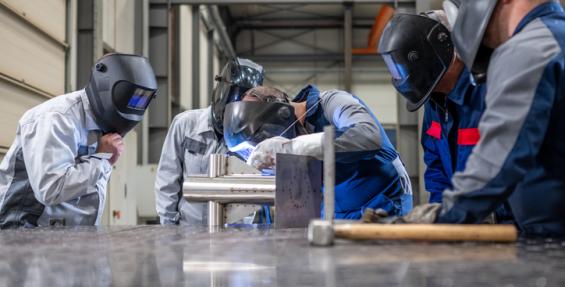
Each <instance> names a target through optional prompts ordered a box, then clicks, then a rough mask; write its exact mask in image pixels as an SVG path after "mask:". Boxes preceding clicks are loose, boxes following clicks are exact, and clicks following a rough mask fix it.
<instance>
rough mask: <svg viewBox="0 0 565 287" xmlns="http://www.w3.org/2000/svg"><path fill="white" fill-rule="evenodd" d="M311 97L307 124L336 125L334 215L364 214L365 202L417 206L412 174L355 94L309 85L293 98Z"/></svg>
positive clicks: (315, 128) (393, 207)
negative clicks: (408, 171) (411, 182)
mask: <svg viewBox="0 0 565 287" xmlns="http://www.w3.org/2000/svg"><path fill="white" fill-rule="evenodd" d="M293 101H294V102H304V101H306V108H307V111H308V112H307V115H306V121H305V128H306V130H307V131H308V133H317V132H322V131H323V128H324V126H326V125H330V124H332V125H334V126H335V127H336V139H335V145H336V182H335V184H336V186H335V193H336V202H335V218H341V219H344V218H347V219H358V218H361V216H362V214H363V211H364V210H365V208H367V207H370V208H373V209H377V208H382V209H384V210H386V211H387V212H389V214H391V215H404V214H407V213H408V212H409V211H410V210H411V209H412V190H411V186H410V179H409V177H408V174H407V173H406V170H405V168H404V165H403V163H402V161H401V160H400V157H399V156H398V153H397V152H396V150H395V149H394V147H393V146H392V144H391V142H390V140H389V139H388V137H387V136H386V133H385V131H384V129H383V128H382V126H381V125H380V123H379V121H378V120H377V118H376V117H375V116H374V114H373V113H372V112H371V111H370V110H369V108H368V107H367V106H366V105H365V104H364V103H363V102H362V101H361V100H360V99H359V98H357V97H356V96H354V95H351V94H349V93H346V92H343V91H337V90H332V91H326V92H323V93H320V91H319V90H318V89H317V88H316V87H315V86H313V85H309V86H306V87H305V88H304V89H303V90H302V91H301V92H300V93H299V94H298V95H297V96H296V97H295V98H294V100H293Z"/></svg>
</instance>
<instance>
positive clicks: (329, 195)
mask: <svg viewBox="0 0 565 287" xmlns="http://www.w3.org/2000/svg"><path fill="white" fill-rule="evenodd" d="M334 135H335V129H334V127H333V126H326V127H324V140H323V142H324V219H325V220H328V221H330V222H332V223H333V219H334V213H335V145H334Z"/></svg>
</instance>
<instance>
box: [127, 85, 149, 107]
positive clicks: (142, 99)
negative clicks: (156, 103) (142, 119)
mask: <svg viewBox="0 0 565 287" xmlns="http://www.w3.org/2000/svg"><path fill="white" fill-rule="evenodd" d="M154 94H155V91H151V90H144V89H141V88H136V89H135V90H134V92H133V95H132V96H131V98H130V100H129V102H128V105H127V107H128V108H130V109H135V110H145V109H147V106H148V105H149V103H150V102H151V98H152V97H153V95H154Z"/></svg>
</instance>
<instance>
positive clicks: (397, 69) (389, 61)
mask: <svg viewBox="0 0 565 287" xmlns="http://www.w3.org/2000/svg"><path fill="white" fill-rule="evenodd" d="M382 56H383V59H384V60H385V63H386V66H387V68H388V71H389V72H390V74H391V76H392V78H393V79H395V80H402V76H403V75H405V74H406V72H405V71H403V70H404V67H402V66H400V65H398V64H396V62H395V61H394V58H392V56H391V55H390V54H383V55H382Z"/></svg>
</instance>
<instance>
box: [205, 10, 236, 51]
mask: <svg viewBox="0 0 565 287" xmlns="http://www.w3.org/2000/svg"><path fill="white" fill-rule="evenodd" d="M220 4H221V3H220ZM208 11H209V12H210V19H211V20H212V23H213V24H214V27H215V28H216V30H217V31H218V36H219V37H220V40H221V41H222V43H223V44H224V46H225V49H226V52H227V56H228V57H230V58H234V57H235V56H236V53H235V49H234V48H233V44H232V42H231V39H230V37H229V35H228V32H227V30H226V26H225V25H224V21H223V20H222V17H221V16H220V12H219V11H218V6H215V5H209V6H208Z"/></svg>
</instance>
